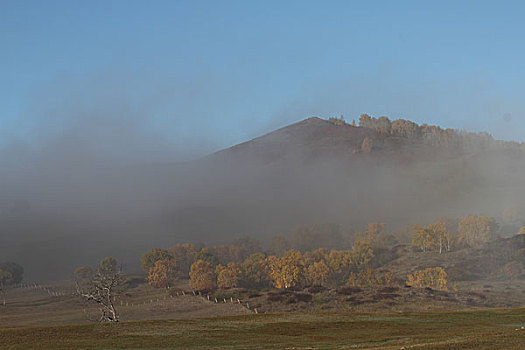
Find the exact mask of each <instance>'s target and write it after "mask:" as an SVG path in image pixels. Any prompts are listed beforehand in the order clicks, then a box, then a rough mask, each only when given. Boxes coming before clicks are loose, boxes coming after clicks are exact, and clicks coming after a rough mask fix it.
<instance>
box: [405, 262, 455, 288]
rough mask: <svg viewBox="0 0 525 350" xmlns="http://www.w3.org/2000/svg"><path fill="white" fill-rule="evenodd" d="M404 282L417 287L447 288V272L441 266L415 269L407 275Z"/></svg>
mask: <svg viewBox="0 0 525 350" xmlns="http://www.w3.org/2000/svg"><path fill="white" fill-rule="evenodd" d="M406 284H407V285H409V286H412V287H418V288H425V287H429V288H433V289H440V290H447V273H446V272H445V270H444V269H443V268H442V267H430V268H427V269H424V270H417V271H414V273H412V274H410V275H408V276H407V281H406Z"/></svg>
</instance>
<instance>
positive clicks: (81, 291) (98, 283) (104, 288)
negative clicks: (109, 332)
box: [76, 271, 124, 322]
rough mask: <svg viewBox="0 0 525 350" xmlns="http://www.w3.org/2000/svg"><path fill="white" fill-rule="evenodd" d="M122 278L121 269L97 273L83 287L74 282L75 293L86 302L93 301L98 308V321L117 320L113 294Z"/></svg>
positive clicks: (115, 292) (114, 294) (117, 315)
mask: <svg viewBox="0 0 525 350" xmlns="http://www.w3.org/2000/svg"><path fill="white" fill-rule="evenodd" d="M123 281H124V279H123V275H122V272H121V271H117V272H113V273H109V274H108V273H98V274H97V275H95V276H94V277H93V278H92V279H91V280H90V281H88V283H87V285H86V286H85V288H82V287H81V285H80V283H79V282H78V281H77V282H76V287H77V294H78V295H79V296H80V297H82V298H83V299H84V300H85V301H86V302H91V303H95V304H97V305H98V308H99V310H100V319H99V322H118V321H119V314H118V312H117V310H116V309H115V296H116V294H117V293H118V288H119V287H120V286H121V285H122V283H123Z"/></svg>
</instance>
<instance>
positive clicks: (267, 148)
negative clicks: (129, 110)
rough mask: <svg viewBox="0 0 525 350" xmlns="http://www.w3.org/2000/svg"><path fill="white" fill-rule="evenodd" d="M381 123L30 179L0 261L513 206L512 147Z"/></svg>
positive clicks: (518, 172)
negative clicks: (173, 160)
mask: <svg viewBox="0 0 525 350" xmlns="http://www.w3.org/2000/svg"><path fill="white" fill-rule="evenodd" d="M384 121H385V120H384V119H381V118H379V119H375V118H371V119H369V120H368V119H367V120H364V124H365V125H366V126H359V127H356V126H352V125H349V124H346V123H341V122H334V121H333V120H332V121H329V120H323V119H320V118H308V119H306V120H303V121H301V122H298V123H295V124H292V125H289V126H286V127H284V128H281V129H278V130H276V131H273V132H270V133H268V134H266V135H263V136H261V137H258V138H255V139H253V140H250V141H248V142H245V143H242V144H239V145H236V146H233V147H231V148H228V149H225V150H222V151H219V152H217V153H214V154H212V155H209V156H207V157H204V158H202V159H198V160H195V161H192V162H186V163H180V164H149V165H147V166H146V165H143V166H137V167H126V168H118V167H116V168H115V167H111V166H109V165H104V166H101V167H100V168H97V169H94V170H92V171H91V170H90V171H91V172H90V173H88V174H86V173H84V172H85V171H86V170H85V169H78V170H77V169H70V172H71V173H70V174H69V175H68V178H67V181H62V182H60V183H56V180H54V179H52V178H44V179H42V180H41V181H43V182H42V183H40V184H33V186H34V187H35V188H37V190H38V192H37V193H38V195H37V196H35V197H27V198H25V199H24V203H25V204H24V205H18V206H16V208H18V209H17V210H16V211H14V212H3V214H2V215H1V217H0V229H1V230H2V233H3V234H2V238H3V239H2V242H0V255H1V256H3V259H4V260H13V259H15V260H17V261H20V262H21V263H22V264H23V265H24V266H26V272H27V276H28V278H29V279H31V280H43V279H48V280H49V279H50V280H58V279H61V278H63V277H67V276H69V275H70V271H71V267H72V266H78V265H83V264H94V263H96V262H97V261H98V260H100V258H102V257H104V256H107V255H113V256H115V257H116V258H118V259H119V260H120V261H123V262H124V263H125V264H126V265H127V266H128V268H129V269H131V270H133V269H137V267H138V266H137V265H138V256H139V255H140V254H141V253H142V252H144V251H146V250H148V249H150V248H154V247H161V246H170V245H173V244H175V243H179V242H185V241H191V242H199V241H205V242H207V243H209V244H214V243H217V244H218V243H230V242H231V241H232V240H233V239H235V238H237V237H240V236H242V235H250V236H253V237H256V238H258V239H260V240H261V241H262V242H263V243H265V242H267V241H268V239H269V237H270V236H273V235H275V234H277V233H281V234H286V233H287V232H288V231H289V229H290V228H291V227H292V226H296V225H299V224H313V223H317V222H334V223H338V224H341V225H342V226H343V227H345V228H346V229H348V230H350V231H352V230H359V229H361V228H362V227H363V226H364V225H366V224H367V223H369V222H377V221H379V222H386V223H387V224H388V226H389V227H390V229H391V230H397V229H400V228H402V227H404V225H405V224H406V223H408V222H416V223H426V222H428V221H430V220H433V219H435V218H437V217H440V216H452V217H460V216H464V215H467V214H470V213H487V214H493V215H499V214H500V213H502V212H503V210H504V209H505V208H507V207H516V208H518V212H519V213H520V214H521V213H522V212H523V207H524V206H523V204H522V198H523V194H524V193H523V192H524V188H525V186H523V185H524V181H523V176H522V174H523V173H524V172H523V170H524V169H523V167H524V164H525V162H524V160H525V157H524V152H523V150H522V146H521V145H519V144H516V143H509V142H501V141H497V140H493V139H492V138H491V137H490V136H488V135H486V134H470V133H464V132H456V131H451V130H449V129H441V128H438V127H431V126H427V125H422V126H418V125H417V124H415V126H414V123H412V124H410V122H408V121H403V120H401V121H393V122H390V121H389V123H390V124H388V125H390V126H389V129H388V128H387V129H386V131H385V129H384V127H383V124H382V123H383V122H384ZM410 130H412V131H410ZM365 140H366V142H365ZM364 142H365V143H367V145H366V147H363V143H364ZM88 175H89V176H88ZM6 198H9V196H6ZM4 200H6V199H4ZM517 216H518V217H519V216H520V215H517ZM511 230H512V229H511ZM514 233H515V232H514Z"/></svg>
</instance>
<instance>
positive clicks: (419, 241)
mask: <svg viewBox="0 0 525 350" xmlns="http://www.w3.org/2000/svg"><path fill="white" fill-rule="evenodd" d="M432 239H433V237H432V233H431V232H430V230H429V229H428V228H426V227H423V226H417V227H416V229H415V233H414V237H413V238H412V245H414V246H416V247H418V248H419V249H421V250H422V251H424V252H425V251H427V250H431V249H432Z"/></svg>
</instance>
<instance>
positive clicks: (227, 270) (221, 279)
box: [215, 262, 241, 289]
mask: <svg viewBox="0 0 525 350" xmlns="http://www.w3.org/2000/svg"><path fill="white" fill-rule="evenodd" d="M215 273H216V274H217V286H218V287H219V288H221V289H229V288H235V287H238V286H239V280H240V279H241V268H240V267H239V265H237V264H236V263H234V262H230V263H229V264H228V265H226V266H223V265H217V267H216V268H215Z"/></svg>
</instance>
